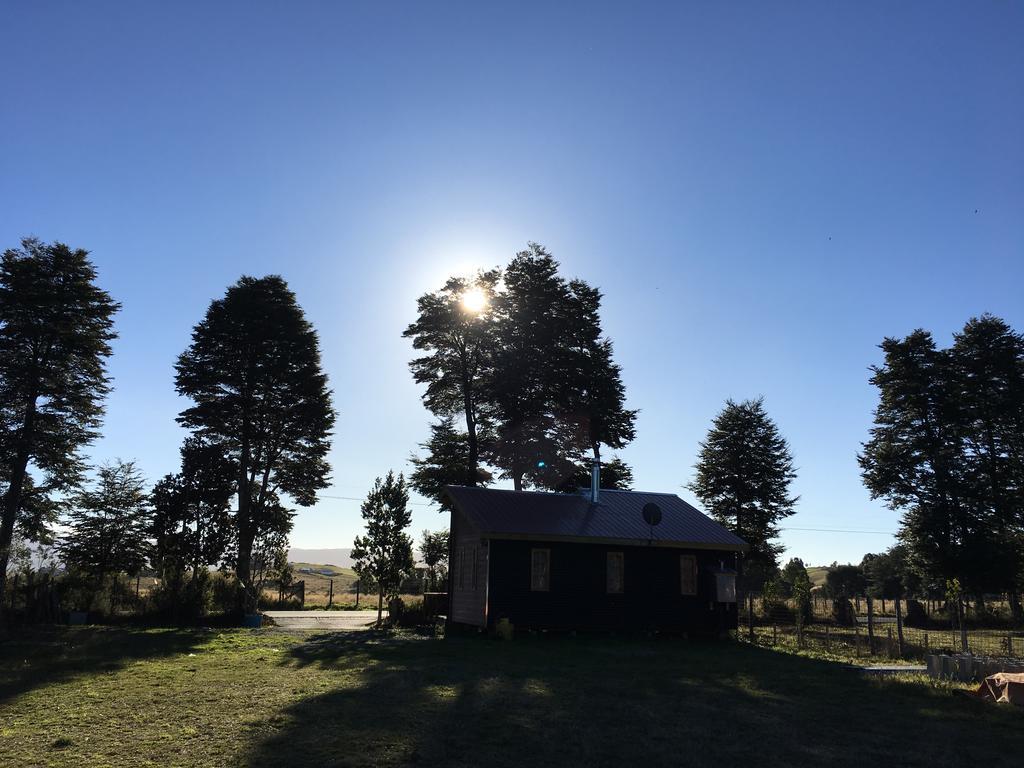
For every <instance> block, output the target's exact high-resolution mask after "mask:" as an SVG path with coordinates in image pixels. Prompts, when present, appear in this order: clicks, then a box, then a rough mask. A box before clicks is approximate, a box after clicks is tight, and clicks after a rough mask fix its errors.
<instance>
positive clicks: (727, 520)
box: [689, 398, 797, 574]
mask: <svg viewBox="0 0 1024 768" xmlns="http://www.w3.org/2000/svg"><path fill="white" fill-rule="evenodd" d="M795 477H796V472H795V471H794V469H793V458H792V456H791V455H790V452H789V446H788V445H787V444H786V440H785V439H784V438H783V437H782V435H781V434H780V433H779V429H778V427H777V426H776V425H775V422H773V421H772V420H771V418H770V417H769V416H768V414H767V412H766V411H765V409H764V400H763V398H758V399H757V400H746V401H744V402H742V403H736V402H733V401H732V400H727V401H726V403H725V408H723V409H722V411H721V413H719V414H718V416H716V417H715V420H714V424H713V425H712V427H711V430H710V431H709V432H708V436H707V438H706V439H705V440H704V442H702V443H701V445H700V454H699V457H698V459H697V465H696V475H695V477H694V480H693V482H691V483H690V484H689V488H690V489H691V490H692V491H693V492H694V493H695V494H696V495H697V498H699V499H700V501H701V503H702V504H703V505H704V507H705V508H706V509H707V510H708V511H709V512H710V513H711V515H712V516H713V517H714V518H715V519H716V520H718V521H719V522H720V523H722V524H723V525H725V526H726V527H728V528H729V530H731V531H732V532H733V533H735V534H736V535H737V536H739V537H740V538H741V539H743V540H744V541H746V542H747V543H748V544H749V545H750V552H749V553H748V555H747V557H746V559H745V565H744V570H745V571H746V572H747V573H748V574H750V573H752V572H753V569H752V568H751V567H750V565H751V564H753V565H755V566H756V567H757V569H758V570H759V571H760V572H763V573H768V572H771V571H774V570H775V569H776V560H777V557H778V555H779V553H780V552H781V550H782V547H781V546H779V545H778V544H776V543H775V542H774V541H773V539H775V538H776V537H777V536H778V534H779V528H778V524H779V521H781V520H782V519H783V518H785V517H788V516H789V515H791V514H793V512H794V511H795V510H794V507H795V505H796V502H797V497H795V496H790V495H789V485H790V483H791V482H792V481H793V479H794V478H795Z"/></svg>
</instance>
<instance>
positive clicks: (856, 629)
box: [853, 624, 860, 659]
mask: <svg viewBox="0 0 1024 768" xmlns="http://www.w3.org/2000/svg"><path fill="white" fill-rule="evenodd" d="M853 648H854V653H855V654H856V656H857V658H858V659H859V658H860V624H854V625H853Z"/></svg>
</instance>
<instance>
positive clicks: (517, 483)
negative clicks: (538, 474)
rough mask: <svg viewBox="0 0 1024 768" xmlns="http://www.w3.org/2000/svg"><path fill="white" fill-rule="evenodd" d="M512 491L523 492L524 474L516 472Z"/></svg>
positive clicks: (513, 477)
mask: <svg viewBox="0 0 1024 768" xmlns="http://www.w3.org/2000/svg"><path fill="white" fill-rule="evenodd" d="M512 489H513V490H515V491H521V490H523V473H522V472H516V473H515V474H514V475H512Z"/></svg>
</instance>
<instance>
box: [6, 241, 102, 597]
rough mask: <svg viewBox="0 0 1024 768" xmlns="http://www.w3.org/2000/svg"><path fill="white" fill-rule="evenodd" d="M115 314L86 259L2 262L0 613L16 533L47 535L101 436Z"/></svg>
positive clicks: (12, 254) (19, 254)
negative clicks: (88, 448) (58, 503)
mask: <svg viewBox="0 0 1024 768" xmlns="http://www.w3.org/2000/svg"><path fill="white" fill-rule="evenodd" d="M118 309H119V305H118V304H117V302H115V301H114V300H113V299H112V298H111V297H110V295H109V294H108V293H107V292H106V291H104V290H102V289H100V288H99V287H98V286H97V285H96V270H95V268H94V267H93V265H92V263H91V262H90V261H89V258H88V252H87V251H84V250H82V249H80V248H76V249H72V248H69V247H68V246H67V245H65V244H64V243H53V244H45V243H42V242H40V241H39V240H36V239H33V238H28V239H25V240H23V241H22V243H21V248H16V249H9V250H7V251H5V252H4V254H3V256H2V258H0V488H2V491H3V501H2V508H0V605H2V604H3V596H4V592H5V588H6V576H7V560H8V557H9V551H10V545H11V540H12V537H13V534H14V526H15V524H16V523H17V522H18V521H19V519H21V520H22V521H24V522H26V523H28V524H27V525H26V526H25V527H24V528H23V529H22V531H21V534H22V535H23V536H24V537H27V538H38V537H41V536H45V535H46V531H47V529H48V524H49V523H50V522H52V519H53V516H54V514H55V512H56V508H55V507H54V506H53V505H52V504H51V503H50V502H49V501H48V497H49V494H50V493H51V492H53V491H61V490H67V489H69V488H72V487H74V486H75V484H76V483H77V482H78V480H79V478H80V476H81V472H82V469H83V467H84V464H83V459H82V456H81V453H80V451H81V449H82V448H83V447H84V446H85V445H88V444H89V443H90V442H92V441H93V440H94V439H95V438H96V436H97V430H98V428H99V425H100V419H101V417H102V415H103V400H104V398H105V397H106V395H107V393H108V392H109V391H110V380H109V378H108V376H107V372H106V359H107V358H108V357H109V356H110V342H111V341H112V340H113V339H114V338H115V333H114V330H113V323H114V321H113V317H114V314H115V313H116V312H117V310H118ZM33 471H35V472H38V473H39V475H40V477H39V478H33V477H32V472H33Z"/></svg>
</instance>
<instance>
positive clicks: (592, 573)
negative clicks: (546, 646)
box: [488, 540, 737, 634]
mask: <svg viewBox="0 0 1024 768" xmlns="http://www.w3.org/2000/svg"><path fill="white" fill-rule="evenodd" d="M535 547H544V548H547V549H550V550H551V558H550V568H551V576H550V589H549V591H548V592H534V591H532V590H531V589H530V559H531V550H532V549H533V548H535ZM608 552H622V553H623V555H624V558H623V559H624V566H625V567H624V573H623V576H624V581H623V592H622V593H621V594H608V593H607V582H606V563H607V553H608ZM683 554H690V555H694V556H695V557H696V558H697V567H698V576H697V595H695V596H685V595H682V594H681V593H680V565H679V556H680V555H683ZM723 562H724V564H725V566H726V567H727V568H729V567H733V565H734V563H735V555H734V553H732V552H717V551H708V550H685V549H674V548H668V547H665V548H659V547H621V546H608V545H603V544H569V543H564V542H529V541H507V540H492V541H491V544H490V584H489V593H488V601H489V606H488V624H489V625H492V626H493V625H494V624H495V623H496V622H497V621H498V620H499V619H502V618H508V619H509V620H510V621H511V622H512V623H513V624H514V625H515V626H516V627H524V628H529V627H533V628H549V629H566V630H567V629H577V628H578V629H621V630H644V629H661V630H670V631H681V632H689V633H694V634H718V633H721V632H723V631H725V630H727V629H735V628H736V616H737V611H736V605H735V604H732V603H719V602H717V600H716V597H717V594H716V592H717V590H716V580H715V573H714V571H715V570H718V569H719V568H720V566H721V564H722V563H723Z"/></svg>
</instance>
